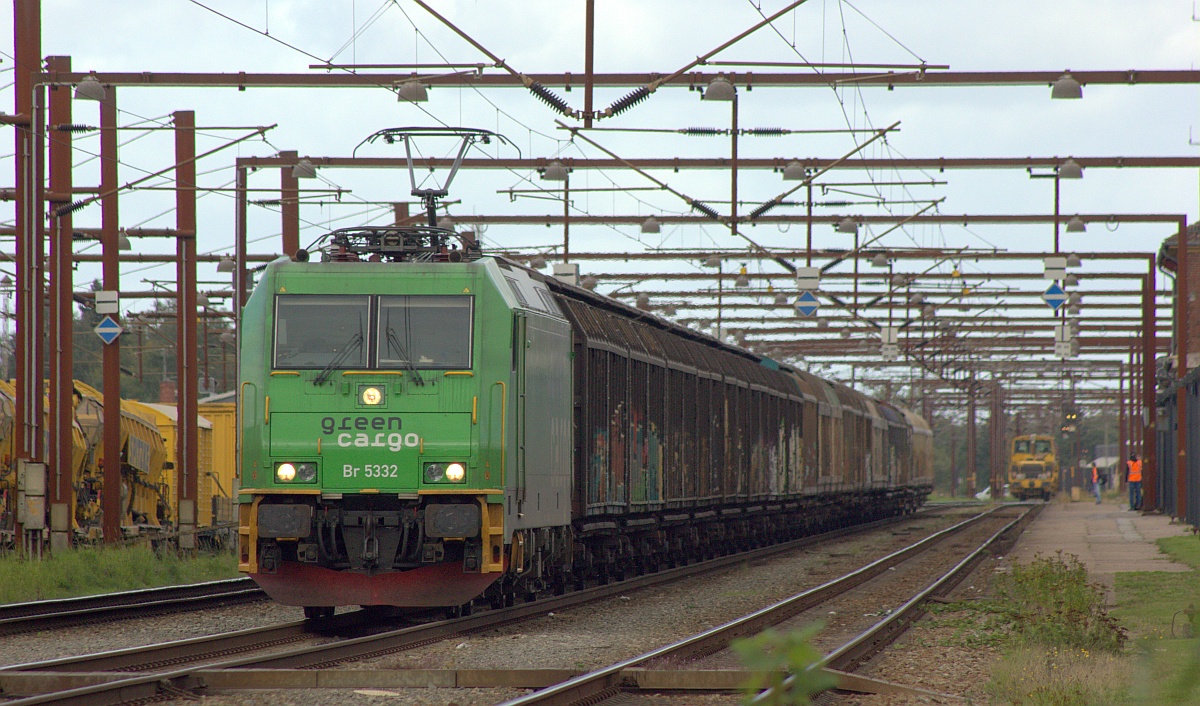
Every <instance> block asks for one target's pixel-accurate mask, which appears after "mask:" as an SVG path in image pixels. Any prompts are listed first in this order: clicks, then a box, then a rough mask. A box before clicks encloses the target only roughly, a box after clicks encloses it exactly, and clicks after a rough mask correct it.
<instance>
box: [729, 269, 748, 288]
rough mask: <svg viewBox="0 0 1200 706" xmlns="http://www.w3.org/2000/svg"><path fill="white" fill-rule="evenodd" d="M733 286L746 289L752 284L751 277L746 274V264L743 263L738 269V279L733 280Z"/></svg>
mask: <svg viewBox="0 0 1200 706" xmlns="http://www.w3.org/2000/svg"><path fill="white" fill-rule="evenodd" d="M733 286H735V287H739V288H742V289H745V288H746V287H749V286H750V277H749V276H748V275H747V274H746V266H745V265H742V268H741V270H739V271H738V276H737V279H736V280H734V281H733Z"/></svg>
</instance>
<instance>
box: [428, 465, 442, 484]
mask: <svg viewBox="0 0 1200 706" xmlns="http://www.w3.org/2000/svg"><path fill="white" fill-rule="evenodd" d="M445 478H446V464H444V463H427V464H425V482H426V483H441V482H442V481H443V480H445Z"/></svg>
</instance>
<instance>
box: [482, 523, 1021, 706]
mask: <svg viewBox="0 0 1200 706" xmlns="http://www.w3.org/2000/svg"><path fill="white" fill-rule="evenodd" d="M1040 507H1041V506H1040V505H1039V506H1030V507H1026V508H1025V509H1024V510H1023V511H1022V513H1021V514H1020V515H1019V516H1018V517H1016V518H1015V519H1013V520H1012V521H1011V522H1008V523H1006V524H1004V526H1003V527H1002V528H1001V529H999V530H998V531H996V532H995V533H992V534H990V536H988V538H987V539H986V540H985V541H984V542H983V543H981V544H980V545H979V546H978V547H977V548H975V549H974V550H973V551H971V552H970V553H968V554H967V555H966V556H965V557H964V558H963V559H962V560H961V561H959V562H957V563H956V564H955V565H954V566H953V567H952V568H951V569H950V570H949V571H947V572H945V573H944V574H942V575H941V576H940V577H938V578H937V579H936V580H934V581H933V582H932V583H930V584H928V585H927V586H926V587H925V588H924V589H922V590H921V591H919V592H918V593H917V594H915V595H914V596H912V598H910V599H909V600H908V601H907V602H905V604H904V605H903V606H901V607H900V608H899V609H898V610H896V611H894V612H892V613H891V614H890V615H888V616H887V617H886V618H884V619H882V620H880V621H879V622H877V623H876V624H874V625H872V626H871V627H870V628H869V629H867V630H865V631H863V632H862V633H860V634H858V635H857V636H855V637H854V638H853V639H851V640H849V641H848V642H846V643H844V644H842V645H841V646H840V647H838V648H837V649H835V650H833V651H832V652H829V653H828V654H826V656H825V658H824V659H823V660H822V661H821V662H820V663H819V664H817V665H815V666H814V668H817V669H825V670H829V671H830V672H831V673H832V674H833V675H834V676H835V677H836V678H837V681H838V688H841V689H845V690H853V691H863V692H867V693H879V692H892V693H897V692H908V693H910V694H912V695H915V696H925V697H929V696H939V697H944V696H946V695H944V694H931V693H929V692H922V691H921V690H919V689H911V688H906V687H901V686H899V685H895V684H889V683H886V682H878V681H876V680H871V679H866V678H862V677H859V676H857V675H855V674H853V672H854V670H856V669H857V668H858V667H859V666H861V665H862V664H864V663H865V662H867V661H868V660H869V659H870V658H871V657H872V656H874V655H876V654H878V653H879V652H881V651H882V650H883V649H885V648H886V647H887V646H888V645H889V644H891V643H892V642H893V641H894V640H895V639H896V638H898V637H899V636H900V635H901V634H903V632H904V631H905V630H906V629H907V628H908V627H909V626H910V625H911V624H912V623H913V622H915V621H916V620H917V619H918V618H919V617H920V615H921V612H922V609H921V606H922V605H923V604H924V603H925V601H927V600H929V599H930V598H932V597H935V596H944V595H946V594H947V593H949V592H950V591H951V590H952V589H953V588H954V586H956V585H957V584H958V582H960V581H961V580H962V579H963V578H965V577H966V576H967V575H968V574H969V573H970V572H971V570H972V569H974V567H975V566H976V565H978V563H979V562H980V561H982V559H983V558H984V557H985V555H986V554H987V552H988V551H989V550H991V549H992V548H993V547H995V546H997V545H998V544H999V543H1000V542H1002V541H1007V540H1015V538H1016V535H1017V534H1018V532H1014V530H1017V529H1019V528H1020V527H1023V525H1024V523H1026V522H1028V521H1029V520H1030V519H1032V517H1033V516H1034V514H1035V513H1036V512H1037V511H1038V510H1039V509H1040ZM977 519H978V518H975V520H977ZM975 520H969V521H967V522H963V523H960V524H959V525H955V526H954V527H951V528H949V529H947V530H944V531H942V532H939V533H938V534H937V535H933V536H931V537H929V538H926V539H925V540H922V541H921V542H918V543H915V544H913V545H911V546H910V547H908V548H906V549H903V550H901V551H900V552H896V553H894V554H892V555H889V556H887V557H884V558H883V559H880V560H878V561H875V562H873V563H872V564H869V565H867V566H865V567H863V568H862V569H859V570H858V571H856V572H853V573H851V574H848V575H847V576H844V577H842V578H840V579H837V580H835V581H831V582H828V583H826V584H824V585H822V586H819V587H817V588H814V589H812V590H810V591H805V592H804V593H801V594H798V595H797V596H794V597H792V598H790V599H788V600H785V601H781V602H779V603H777V604H775V605H773V606H770V607H768V608H764V609H763V610H760V611H756V612H755V613H752V614H750V615H747V616H744V617H742V618H739V619H737V620H734V621H730V622H728V623H726V624H724V625H720V626H717V627H715V628H713V629H711V630H708V631H706V632H704V633H701V634H699V635H695V636H692V637H689V638H687V639H684V640H680V641H677V642H675V643H672V644H670V645H666V646H664V647H661V648H658V649H656V650H653V651H651V652H648V653H646V654H642V655H638V656H637V657H633V658H631V659H627V660H623V661H621V662H618V663H616V664H613V665H610V666H608V667H604V668H602V669H597V670H593V671H591V672H588V673H586V674H582V675H579V676H575V677H572V678H570V679H567V680H565V681H562V682H560V683H558V684H555V685H553V686H550V687H548V688H545V689H541V690H539V691H536V692H534V693H532V694H529V695H528V696H524V697H520V698H517V699H512V700H509V701H506V702H504V703H503V704H502V705H501V706H574V705H575V704H581V703H587V704H599V703H602V702H603V700H605V699H607V698H609V697H611V696H615V695H617V694H619V693H622V692H639V691H643V692H679V691H688V690H697V689H699V690H709V691H711V690H718V691H722V690H724V691H728V690H733V689H737V688H738V687H739V686H740V685H741V684H744V683H745V681H746V679H747V677H748V676H749V674H748V673H746V672H741V671H738V670H722V671H717V672H713V671H703V670H701V671H696V670H655V669H647V668H646V666H647V665H648V664H654V663H661V662H673V663H678V662H681V661H683V660H686V659H688V658H689V657H693V656H695V655H703V654H711V653H713V652H716V651H719V650H723V649H725V648H726V647H728V645H729V643H730V642H732V641H733V640H734V639H736V638H738V637H742V636H745V635H748V634H754V633H757V632H760V631H761V630H763V629H765V628H766V627H769V626H771V625H776V624H778V623H781V622H783V621H785V620H787V619H788V618H789V617H790V616H791V615H795V614H796V613H797V612H799V611H801V610H804V609H806V608H808V607H812V606H815V605H818V604H820V603H821V602H822V601H824V600H826V599H827V598H828V597H830V596H831V595H835V594H837V593H839V592H842V591H844V590H845V585H846V582H847V581H848V580H850V581H857V583H856V584H855V585H858V583H861V581H858V580H857V579H853V578H852V577H854V576H856V575H859V576H860V577H861V576H862V575H864V574H870V575H872V576H877V575H879V574H880V573H882V572H883V571H886V570H887V569H889V568H891V567H892V566H894V565H895V559H897V558H899V557H900V555H904V554H908V553H910V552H911V551H913V550H915V549H916V548H917V547H918V546H919V545H920V544H924V543H926V542H930V541H939V540H941V539H944V538H946V537H948V536H952V535H953V534H954V533H955V532H958V531H961V530H962V529H963V528H964V527H965V526H966V525H968V524H969V523H971V522H973V521H975ZM794 678H795V677H792V678H790V679H789V680H788V681H790V680H791V679H794ZM766 701H767V694H765V693H763V694H760V695H759V697H758V698H757V699H756V700H755V703H758V702H763V703H765V702H766Z"/></svg>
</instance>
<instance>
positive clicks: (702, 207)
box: [692, 201, 721, 221]
mask: <svg viewBox="0 0 1200 706" xmlns="http://www.w3.org/2000/svg"><path fill="white" fill-rule="evenodd" d="M692 208H694V209H696V210H697V211H699V212H700V213H703V214H704V215H706V216H708V217H709V218H711V219H713V220H714V221H719V220H721V216H720V215H719V214H718V213H717V212H716V211H714V210H713V208H712V207H711V206H709V205H708V204H704V203H700V202H699V201H692Z"/></svg>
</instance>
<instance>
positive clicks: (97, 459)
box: [75, 380, 171, 539]
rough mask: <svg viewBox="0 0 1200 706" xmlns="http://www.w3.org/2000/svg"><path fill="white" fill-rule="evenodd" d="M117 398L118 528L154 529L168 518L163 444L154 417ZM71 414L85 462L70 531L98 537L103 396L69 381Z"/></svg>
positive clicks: (78, 480)
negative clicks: (72, 400) (81, 440)
mask: <svg viewBox="0 0 1200 706" xmlns="http://www.w3.org/2000/svg"><path fill="white" fill-rule="evenodd" d="M137 405H138V403H137V402H133V401H130V400H121V457H120V458H119V459H116V462H117V463H120V464H121V528H122V531H123V532H124V533H125V534H127V535H137V534H140V533H142V532H152V533H153V532H155V531H157V530H158V529H159V528H161V527H162V526H163V525H164V524H165V523H167V522H168V521H169V520H170V518H171V506H170V505H169V503H168V502H167V494H166V492H165V491H166V488H165V487H164V486H163V485H162V483H161V479H160V477H159V476H160V474H161V473H162V467H163V462H164V461H165V460H166V447H165V446H164V444H163V437H162V434H161V433H160V432H159V430H158V426H157V425H156V424H155V421H154V419H153V418H152V417H151V416H150V415H148V414H145V413H144V412H143V411H142V410H141V409H139V407H138V406H137ZM75 419H76V420H77V422H78V423H79V425H80V426H81V427H82V428H83V430H84V435H85V438H86V439H87V449H88V462H87V463H86V464H85V465H84V466H83V468H82V469H81V471H80V473H78V474H77V475H76V480H75V486H76V493H77V496H78V497H77V501H76V504H75V521H76V523H77V528H76V531H77V532H78V533H79V534H81V535H82V536H83V538H85V539H96V538H98V535H99V531H100V525H101V522H100V516H99V513H100V489H101V488H102V487H103V485H104V464H105V463H106V462H107V459H105V458H104V395H103V394H102V393H101V392H100V391H99V390H97V389H96V388H94V387H91V386H90V385H88V384H87V383H83V382H80V381H78V380H76V381H75Z"/></svg>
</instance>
